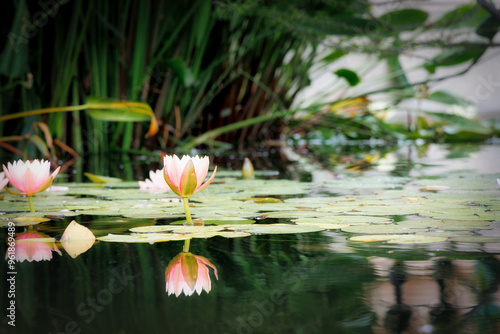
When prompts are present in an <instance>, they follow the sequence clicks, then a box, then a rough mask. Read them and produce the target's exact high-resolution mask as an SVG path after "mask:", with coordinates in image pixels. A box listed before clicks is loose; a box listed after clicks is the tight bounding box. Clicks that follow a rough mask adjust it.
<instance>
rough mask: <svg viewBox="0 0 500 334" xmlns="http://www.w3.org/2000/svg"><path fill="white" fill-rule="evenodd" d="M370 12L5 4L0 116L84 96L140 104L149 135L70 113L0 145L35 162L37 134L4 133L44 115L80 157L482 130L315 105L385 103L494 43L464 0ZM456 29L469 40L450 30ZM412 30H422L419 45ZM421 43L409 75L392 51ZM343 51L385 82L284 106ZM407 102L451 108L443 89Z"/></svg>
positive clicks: (336, 4)
mask: <svg viewBox="0 0 500 334" xmlns="http://www.w3.org/2000/svg"><path fill="white" fill-rule="evenodd" d="M380 12H381V11H380V4H378V5H376V4H371V3H370V2H369V1H355V2H353V1H347V0H338V1H327V0H316V1H299V0H296V1H282V0H273V1H255V0H246V1H245V0H242V1H229V0H220V1H210V0H192V1H175V2H166V1H162V0H155V1H153V0H149V1H138V0H125V1H120V2H102V1H97V0H89V1H82V0H75V1H61V0H59V1H58V0H45V1H43V0H42V1H30V0H19V1H6V3H5V4H4V10H3V11H2V14H0V17H1V18H2V23H1V24H0V35H1V36H2V37H4V38H2V40H3V41H5V42H4V44H3V45H0V48H1V50H0V54H1V57H0V93H1V95H0V105H1V112H0V115H6V114H13V113H17V112H21V111H28V110H35V109H41V108H54V107H63V106H76V105H84V104H85V103H86V101H87V99H88V97H98V98H110V99H117V100H126V101H140V102H146V103H148V104H149V105H150V106H151V108H152V110H153V111H154V114H155V116H156V118H157V119H158V120H159V131H158V133H157V134H156V135H155V136H152V137H150V138H145V134H146V132H147V125H146V124H145V123H140V122H138V123H133V121H137V119H127V116H123V115H118V114H117V115H116V117H114V116H113V117H110V118H108V119H112V120H122V121H120V122H111V123H108V122H107V121H106V120H103V119H95V118H91V117H90V116H89V115H88V114H87V113H81V112H78V111H74V112H71V113H58V114H51V115H49V116H47V115H42V116H39V115H37V116H30V117H25V118H24V119H23V120H22V121H19V120H16V121H5V122H1V123H0V144H1V145H2V147H3V148H4V149H7V150H8V151H10V152H9V154H12V153H14V154H19V153H20V152H22V153H23V155H24V156H25V157H31V158H34V157H38V156H39V155H40V154H41V152H40V147H41V144H40V143H38V144H37V145H35V144H34V143H33V140H27V141H23V142H19V137H15V136H21V137H22V138H27V137H29V135H28V133H29V131H31V130H30V129H32V128H33V124H34V123H40V122H41V123H44V124H47V126H48V128H49V129H50V136H52V137H53V138H55V139H57V140H58V142H60V143H63V145H65V146H64V147H66V148H72V149H73V150H74V151H75V152H77V153H78V154H80V155H85V154H89V153H104V152H110V151H120V152H141V151H142V152H146V151H151V150H162V151H165V150H172V149H173V150H176V149H178V148H182V149H184V150H188V149H190V148H193V147H196V146H200V145H209V146H210V147H212V148H216V149H217V148H220V147H223V146H222V145H224V143H231V144H243V143H256V142H261V141H263V140H267V139H278V138H281V135H282V134H286V133H288V132H289V131H291V132H295V133H296V132H297V131H298V129H302V130H304V129H305V130H307V131H311V130H315V131H316V130H318V131H324V132H325V131H326V132H330V134H339V133H341V134H343V135H347V136H349V137H352V138H356V137H357V138H364V137H374V136H376V137H387V138H389V139H390V138H393V137H398V136H400V135H404V136H407V137H410V138H411V137H414V136H419V135H420V134H419V132H418V131H417V130H419V129H417V128H416V127H420V128H423V129H425V130H429V129H430V130H432V131H433V132H434V134H436V133H439V132H441V133H447V132H446V130H443V129H444V128H443V126H442V125H446V126H448V125H450V126H452V127H455V128H456V127H458V128H459V130H460V131H462V130H463V129H462V128H461V127H462V125H463V124H462V123H467V124H466V131H472V132H474V133H479V134H480V135H481V136H479V137H481V138H483V137H485V136H489V135H491V134H492V132H491V131H490V130H488V131H486V130H485V126H484V125H478V123H474V124H472V123H471V122H475V121H472V120H471V121H465V120H463V119H462V118H460V116H456V117H454V116H450V117H448V116H444V115H437V116H435V115H432V116H429V119H433V121H432V122H429V121H426V123H425V122H421V121H419V122H413V124H412V125H411V127H410V128H409V129H408V131H406V132H405V131H401V130H398V128H397V127H395V126H392V125H389V124H387V123H386V122H385V121H384V120H383V119H378V120H377V119H376V118H374V116H373V113H372V111H370V110H369V109H368V108H365V107H363V108H364V109H363V110H362V112H361V113H357V114H356V116H352V117H351V116H348V117H345V115H343V116H342V117H339V116H338V115H336V114H335V113H330V114H329V113H325V112H324V111H325V108H326V109H329V108H330V109H331V108H332V106H334V105H335V104H336V103H339V102H342V101H349V100H352V99H354V100H355V99H356V98H370V97H371V96H372V95H373V94H376V93H380V92H387V93H391V94H393V96H395V98H394V100H393V103H394V105H397V104H398V103H400V102H401V101H403V100H405V99H408V98H414V97H416V96H417V95H418V92H416V90H415V89H414V87H419V85H420V86H421V85H425V84H427V83H428V82H432V81H440V80H444V79H445V78H446V77H438V76H436V75H435V73H436V69H438V68H440V67H444V66H453V65H457V64H458V65H460V64H462V65H466V69H465V70H463V69H460V72H459V73H454V74H453V75H458V74H460V73H465V72H466V71H467V70H468V69H470V68H471V67H472V66H473V65H474V64H476V63H477V62H478V61H479V59H480V57H481V56H482V55H483V54H484V52H485V50H487V49H488V48H489V47H493V46H496V45H495V44H494V43H493V42H492V39H493V37H494V35H495V34H496V32H497V30H498V22H497V21H495V18H494V15H492V14H490V13H489V12H488V11H487V10H486V9H483V8H482V7H481V6H480V5H478V4H476V3H475V2H474V3H470V4H466V5H463V6H460V7H457V8H453V9H452V10H451V11H449V12H448V13H446V14H444V15H443V16H442V17H440V18H439V19H438V20H436V21H435V22H430V21H429V13H428V12H426V11H424V10H422V9H416V8H406V7H404V8H403V7H402V5H401V4H398V5H397V6H392V7H391V8H389V10H385V11H383V10H382V14H377V13H380ZM464 29H465V32H469V33H472V34H474V36H475V37H474V38H472V39H469V40H464V39H463V38H462V39H460V36H463V34H464V33H465V32H464ZM436 32H445V33H446V36H447V37H446V38H443V37H442V35H443V34H444V33H443V34H441V35H439V36H438V35H437V34H436ZM426 34H428V36H430V38H429V39H427V40H425V41H422V39H421V38H420V37H421V36H427V35H426ZM426 47H432V48H437V49H438V50H441V51H442V52H439V53H438V54H437V55H436V56H435V57H431V58H428V59H425V60H423V61H422V64H421V65H420V68H421V69H425V70H427V71H428V77H427V79H425V80H424V81H423V82H418V83H414V82H413V83H410V82H409V80H408V79H407V78H406V73H405V70H404V69H403V67H402V66H401V65H400V63H399V56H400V55H401V54H404V53H405V52H414V51H418V50H419V49H421V48H426ZM350 54H369V55H372V56H373V55H375V56H376V57H377V58H378V60H379V61H381V62H388V65H389V69H390V71H391V75H390V80H389V81H390V82H391V84H390V85H389V86H387V87H385V88H383V89H378V90H374V91H363V92H361V93H360V92H359V91H358V92H357V93H352V92H350V91H349V90H346V89H345V87H344V88H343V89H342V90H340V91H339V92H342V94H340V97H339V94H336V95H330V98H329V99H327V101H326V102H322V103H319V104H310V105H307V106H300V107H297V106H294V105H293V102H294V100H295V99H296V97H297V95H298V94H299V93H300V92H302V91H303V89H304V88H306V87H307V86H309V84H310V82H311V80H310V75H311V73H312V71H314V70H315V69H316V70H320V71H322V70H323V71H324V70H327V66H329V65H331V64H332V63H333V62H336V61H339V60H340V59H341V58H342V57H345V56H347V55H350ZM335 73H336V74H337V76H338V77H339V82H343V83H344V84H347V85H348V86H349V87H352V88H354V86H356V88H357V87H358V86H359V85H358V83H360V82H363V73H361V72H360V71H358V70H357V69H355V68H354V69H347V68H342V69H339V70H337V71H336V72H335ZM349 87H347V88H349ZM446 94H447V95H446ZM331 96H336V97H335V98H332V97H331ZM420 98H422V99H427V98H429V99H431V100H432V99H434V100H435V101H436V100H438V101H439V102H441V103H445V104H453V105H455V104H459V105H460V104H462V105H463V101H462V100H460V98H458V97H454V96H451V95H449V94H448V93H439V92H432V93H429V94H427V95H426V96H420ZM114 112H116V113H119V111H114ZM304 112H306V114H308V115H310V116H311V115H312V116H313V118H314V117H317V118H315V119H316V121H317V122H316V124H313V125H311V124H308V123H307V121H304V119H302V118H301V117H302V116H300V115H303V113H304ZM307 117H309V116H307ZM436 120H438V122H436ZM123 121H127V122H123ZM415 124H418V125H415ZM478 129H480V131H479V132H478V131H476V130H478ZM460 131H455V130H454V132H453V135H456V134H457V133H458V132H460ZM423 137H426V136H423ZM13 138H14V139H13ZM46 144H47V143H46ZM42 146H43V145H42ZM37 147H38V148H37ZM67 154H68V150H67V149H63V150H60V151H57V152H55V155H56V156H57V158H59V159H62V160H67V158H68V157H67V156H66V155H67Z"/></svg>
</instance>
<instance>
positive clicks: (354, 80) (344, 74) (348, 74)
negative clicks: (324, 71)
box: [334, 68, 361, 87]
mask: <svg viewBox="0 0 500 334" xmlns="http://www.w3.org/2000/svg"><path fill="white" fill-rule="evenodd" d="M334 73H335V74H336V75H337V76H338V77H339V78H344V79H345V80H346V81H347V83H348V84H349V86H351V87H353V86H356V85H357V84H358V83H359V82H360V81H361V79H360V78H359V76H358V75H357V74H356V72H354V71H351V70H348V69H346V68H341V69H339V70H337V71H335V72H334Z"/></svg>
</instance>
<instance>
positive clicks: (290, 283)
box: [0, 146, 500, 334]
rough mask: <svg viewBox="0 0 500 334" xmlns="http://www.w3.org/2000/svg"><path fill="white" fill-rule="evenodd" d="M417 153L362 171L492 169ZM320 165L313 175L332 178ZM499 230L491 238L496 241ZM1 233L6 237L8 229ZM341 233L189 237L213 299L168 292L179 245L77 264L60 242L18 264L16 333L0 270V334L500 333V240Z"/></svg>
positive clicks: (90, 256) (414, 173) (97, 253)
mask: <svg viewBox="0 0 500 334" xmlns="http://www.w3.org/2000/svg"><path fill="white" fill-rule="evenodd" d="M416 152H418V149H415V148H413V149H412V150H410V149H409V148H405V149H403V150H400V151H397V152H393V154H394V156H395V159H394V158H390V157H387V159H388V160H391V161H393V163H392V167H387V166H388V165H391V163H389V162H387V161H382V163H379V164H376V165H374V166H373V168H365V169H363V170H361V171H359V173H366V174H367V175H370V174H372V175H374V176H376V175H385V174H393V175H394V174H401V173H405V174H407V175H409V176H410V177H413V178H418V177H430V176H431V177H436V178H437V177H439V175H440V174H442V173H448V172H452V171H456V170H461V171H463V170H470V171H471V173H478V174H484V173H486V174H491V173H499V172H500V171H499V168H500V167H499V166H500V164H499V163H498V157H500V154H499V152H500V150H499V147H495V146H482V147H475V148H474V149H471V151H470V152H466V150H464V148H456V147H443V146H433V147H430V148H428V149H427V150H426V152H425V154H423V155H419V154H418V153H416ZM464 152H465V153H464ZM383 157H384V156H382V158H383ZM330 158H331V157H330ZM325 159H326V160H325V161H328V158H325ZM410 160H411V163H410ZM322 167H323V169H316V170H314V171H313V172H311V178H312V179H314V178H321V177H323V178H324V177H329V176H325V175H330V174H331V170H327V171H325V164H323V165H322ZM332 168H333V167H332ZM346 173H347V172H346ZM337 176H338V172H337ZM495 196H498V193H496V194H495ZM106 219H108V221H106ZM70 220H71V219H69V218H65V219H60V220H53V221H51V222H50V224H42V225H41V226H43V231H41V232H43V233H45V234H47V235H49V236H51V237H56V238H57V239H59V238H60V236H61V234H62V231H63V230H64V228H65V227H66V226H67V225H68V223H69V222H70ZM111 221H113V222H114V223H113V224H119V219H117V217H110V218H103V217H97V216H95V217H93V216H89V217H88V218H86V220H85V221H81V220H80V221H79V222H80V223H82V224H84V225H85V226H87V227H89V228H90V229H91V230H93V231H100V232H102V231H104V230H106V228H108V227H106V226H108V225H109V224H111V223H110V222H111ZM162 223H168V220H165V221H162ZM498 223H499V222H498V221H497V222H493V226H494V228H493V229H491V230H489V231H488V232H487V233H488V235H489V236H500V233H498V231H499V230H500V226H498ZM106 224H108V225H106ZM21 229H22V228H18V230H19V231H17V232H20V231H21ZM478 233H479V232H478ZM481 233H482V232H481ZM101 234H102V233H101ZM0 237H2V238H3V239H4V240H5V239H6V237H7V231H6V229H2V230H1V232H0ZM348 237H349V234H348V233H344V232H341V231H338V230H328V231H322V232H315V233H303V234H282V235H280V234H277V235H253V236H250V237H246V238H236V239H226V238H221V237H214V238H210V239H193V240H192V241H191V244H190V249H189V250H190V252H191V253H193V254H194V255H198V256H203V257H205V258H207V259H208V260H209V261H210V262H211V263H212V264H213V265H214V266H215V267H216V268H217V274H218V279H217V278H216V277H215V275H214V271H213V269H209V275H210V278H211V291H210V292H209V293H207V292H205V291H203V292H202V293H201V294H200V295H198V294H196V293H195V294H193V295H191V296H185V295H183V294H181V295H179V296H178V297H176V296H175V295H168V294H167V292H166V286H165V270H166V269H167V266H168V264H169V262H170V261H171V260H172V259H173V258H174V257H175V256H176V255H177V254H179V253H180V252H182V250H183V245H184V242H183V241H170V242H163V243H156V244H122V243H106V242H98V243H96V244H95V245H94V246H93V247H92V248H91V249H90V250H88V251H87V252H86V253H84V254H81V255H79V256H78V257H76V258H75V259H73V258H72V257H70V256H69V255H68V254H67V253H65V251H64V250H62V247H60V245H59V248H61V250H60V252H61V255H59V254H58V253H56V252H52V254H53V258H52V259H51V260H50V261H32V262H28V261H24V262H17V263H16V265H15V272H16V274H15V298H14V300H15V305H16V311H15V325H16V326H15V327H12V326H10V325H8V323H7V322H8V321H10V319H9V318H7V317H6V316H4V314H5V313H6V311H5V310H6V309H7V307H8V306H9V304H8V302H9V300H10V299H8V298H7V291H8V290H9V289H10V288H11V287H12V286H11V285H10V283H9V282H8V281H7V279H9V278H10V277H11V276H12V275H11V274H8V272H9V270H8V268H5V267H4V269H3V270H2V272H1V274H0V279H1V283H0V286H1V290H0V291H1V293H2V297H1V301H2V303H1V309H2V310H3V311H2V323H1V326H2V330H1V333H245V334H251V333H457V334H458V333H500V290H499V285H500V246H499V245H498V244H496V243H465V242H464V243H462V242H440V243H429V244H420V245H419V244H416V245H398V244H392V245H391V244H386V243H382V242H377V243H356V242H352V241H349V240H348ZM6 251H7V246H6V245H5V244H4V243H2V244H0V252H3V253H5V252H6Z"/></svg>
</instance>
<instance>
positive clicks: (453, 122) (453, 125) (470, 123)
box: [426, 112, 490, 134]
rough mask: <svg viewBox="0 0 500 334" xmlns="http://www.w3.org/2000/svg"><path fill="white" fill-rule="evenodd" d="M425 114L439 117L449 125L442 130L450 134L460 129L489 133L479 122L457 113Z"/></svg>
mask: <svg viewBox="0 0 500 334" xmlns="http://www.w3.org/2000/svg"><path fill="white" fill-rule="evenodd" d="M426 114H427V115H430V116H431V117H432V118H435V119H439V120H441V121H443V122H445V123H446V124H449V125H450V127H449V128H446V129H444V130H445V131H447V132H448V133H450V134H453V133H457V132H461V131H469V132H475V133H480V134H488V133H490V129H488V128H487V127H486V126H484V125H483V124H481V123H480V122H478V121H475V120H472V119H468V118H465V117H462V116H459V115H454V114H447V113H438V112H426Z"/></svg>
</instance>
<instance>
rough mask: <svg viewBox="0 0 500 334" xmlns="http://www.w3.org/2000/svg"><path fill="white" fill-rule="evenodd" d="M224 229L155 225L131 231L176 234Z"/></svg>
mask: <svg viewBox="0 0 500 334" xmlns="http://www.w3.org/2000/svg"><path fill="white" fill-rule="evenodd" d="M224 228H225V227H224V226H183V225H155V226H142V227H134V228H131V229H130V231H131V232H135V233H158V232H171V231H173V232H175V233H204V232H216V231H222V230H224Z"/></svg>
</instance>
